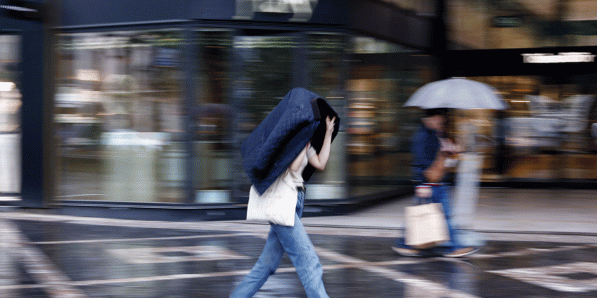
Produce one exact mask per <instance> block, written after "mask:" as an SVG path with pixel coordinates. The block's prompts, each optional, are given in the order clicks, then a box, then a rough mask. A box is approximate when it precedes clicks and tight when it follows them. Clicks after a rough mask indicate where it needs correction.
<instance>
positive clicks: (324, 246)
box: [0, 210, 597, 298]
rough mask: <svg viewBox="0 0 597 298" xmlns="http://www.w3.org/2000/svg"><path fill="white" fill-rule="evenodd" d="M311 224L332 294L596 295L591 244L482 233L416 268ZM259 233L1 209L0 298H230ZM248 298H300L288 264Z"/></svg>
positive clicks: (365, 238) (365, 234)
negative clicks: (469, 249)
mask: <svg viewBox="0 0 597 298" xmlns="http://www.w3.org/2000/svg"><path fill="white" fill-rule="evenodd" d="M309 220H311V219H310V218H307V219H305V222H307V224H306V225H307V231H308V233H309V234H310V237H311V240H312V241H313V244H314V245H315V246H316V248H317V253H318V255H319V256H320V259H321V263H322V265H323V268H324V283H325V285H326V289H327V291H328V294H329V295H330V297H471V298H473V297H533V298H536V297H597V235H592V234H586V233H584V234H571V233H566V234H557V233H556V234H549V233H537V232H521V231H519V232H513V231H508V232H496V231H493V232H483V231H481V232H480V234H481V236H482V237H483V239H484V243H485V246H484V247H483V249H482V250H481V251H480V252H479V253H477V254H475V255H472V256H470V257H467V258H462V259H447V258H442V257H436V258H425V259H420V258H402V257H399V256H397V255H396V254H395V253H394V252H393V251H392V250H391V248H390V247H391V244H392V243H393V241H394V240H395V237H398V236H400V235H401V233H402V230H401V229H400V228H383V227H350V226H340V225H336V226H334V225H331V224H330V225H327V226H324V225H321V224H309V223H308V222H309ZM315 220H317V219H312V221H315ZM319 220H321V219H319ZM267 230H268V226H267V225H263V224H254V223H248V222H244V221H230V222H150V221H129V220H110V219H98V218H81V217H72V216H59V215H51V214H30V213H26V212H21V211H18V210H17V211H14V212H0V231H1V234H0V235H1V242H0V243H1V248H2V251H1V254H0V258H1V264H0V265H1V266H0V267H1V268H2V269H1V274H0V275H1V277H2V278H0V280H1V282H0V297H139V298H141V297H143V298H146V297H227V296H228V294H229V293H230V291H231V289H232V288H233V287H234V286H235V284H237V283H238V282H239V281H240V279H241V278H242V277H243V276H244V275H245V274H246V273H247V272H248V270H250V268H251V267H252V265H253V264H254V263H255V261H256V259H257V257H258V256H259V254H260V253H261V249H262V247H263V244H264V242H265V239H264V237H266V235H267ZM255 297H305V293H304V290H303V288H302V286H301V284H300V281H299V280H298V278H297V275H296V272H295V271H294V268H293V267H292V264H291V263H290V261H289V259H288V258H287V257H285V258H284V260H283V261H282V264H281V266H280V269H279V270H278V271H277V272H276V274H274V275H273V276H271V277H270V279H269V280H268V281H267V282H266V284H265V285H264V287H263V288H262V290H261V291H260V292H259V293H258V294H257V295H256V296H255Z"/></svg>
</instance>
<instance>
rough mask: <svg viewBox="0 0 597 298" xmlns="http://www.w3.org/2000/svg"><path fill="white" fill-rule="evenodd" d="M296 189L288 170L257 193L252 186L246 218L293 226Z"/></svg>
mask: <svg viewBox="0 0 597 298" xmlns="http://www.w3.org/2000/svg"><path fill="white" fill-rule="evenodd" d="M297 196H298V191H297V189H296V185H295V184H294V182H293V181H292V178H291V177H290V175H289V174H288V171H286V172H284V173H283V174H282V175H280V177H278V179H276V181H274V183H273V184H272V185H271V186H270V187H269V188H268V189H267V190H266V191H265V192H264V193H263V194H262V195H259V193H258V192H257V190H255V187H254V186H251V191H250V192H249V205H248V206H247V220H252V221H260V222H269V223H273V224H277V225H283V226H289V227H293V226H294V215H295V213H296V201H297Z"/></svg>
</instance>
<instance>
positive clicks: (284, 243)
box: [230, 191, 328, 298]
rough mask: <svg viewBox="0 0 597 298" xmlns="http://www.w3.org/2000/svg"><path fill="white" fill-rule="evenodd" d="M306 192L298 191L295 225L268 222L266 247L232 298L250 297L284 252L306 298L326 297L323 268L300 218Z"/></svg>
mask: <svg viewBox="0 0 597 298" xmlns="http://www.w3.org/2000/svg"><path fill="white" fill-rule="evenodd" d="M304 199H305V193H304V192H303V191H299V193H298V200H297V203H296V215H295V218H294V227H287V226H281V225H275V224H271V228H270V231H269V234H268V236H267V240H266V241H265V247H264V248H263V252H262V253H261V256H260V257H259V259H258V260H257V263H255V265H254V266H253V269H251V271H250V272H249V274H247V275H246V276H245V277H244V278H243V280H242V281H241V282H240V284H239V285H238V286H237V287H236V288H235V289H234V291H233V292H232V294H230V297H231V298H245V297H253V295H255V293H257V291H259V289H260V288H261V286H262V285H263V284H264V283H265V281H266V280H267V278H268V277H269V276H270V275H272V274H274V273H275V272H276V269H277V268H278V266H279V265H280V261H281V260H282V256H283V255H284V252H286V253H288V256H289V257H290V260H291V261H292V264H293V265H294V267H295V268H296V272H297V274H298V276H299V279H300V280H301V282H302V283H303V287H304V288H305V292H306V293H307V297H310V298H312V297H328V295H327V293H326V292H325V287H324V285H323V279H322V276H323V269H322V267H321V263H320V262H319V257H317V254H316V253H315V248H314V247H313V244H312V243H311V240H310V239H309V236H308V235H307V232H306V231H305V227H304V226H303V224H302V223H301V221H300V217H301V216H302V214H303V201H304Z"/></svg>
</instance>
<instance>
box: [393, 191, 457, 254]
mask: <svg viewBox="0 0 597 298" xmlns="http://www.w3.org/2000/svg"><path fill="white" fill-rule="evenodd" d="M431 189H432V194H431V198H430V199H429V200H430V201H431V202H432V203H440V204H442V207H443V209H444V213H445V214H446V223H447V226H448V233H449V234H450V241H448V242H446V243H444V244H442V245H440V246H436V247H433V248H431V249H429V250H427V251H426V253H428V254H430V255H433V254H437V253H439V254H442V253H448V252H451V251H454V250H456V249H459V248H462V245H460V244H459V243H458V241H457V238H456V237H457V235H456V229H455V228H454V223H453V221H452V207H451V204H450V188H449V186H447V185H440V186H432V187H431ZM415 200H416V201H418V200H419V199H418V198H415ZM395 246H398V247H404V248H412V247H410V246H408V245H406V244H405V243H404V238H399V239H398V240H397V241H396V244H395Z"/></svg>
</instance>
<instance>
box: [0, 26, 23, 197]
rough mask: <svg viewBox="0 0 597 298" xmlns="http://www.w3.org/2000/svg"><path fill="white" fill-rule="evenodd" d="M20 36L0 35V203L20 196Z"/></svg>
mask: <svg viewBox="0 0 597 298" xmlns="http://www.w3.org/2000/svg"><path fill="white" fill-rule="evenodd" d="M20 53H21V36H20V35H16V34H0V201H14V200H19V199H20V197H19V196H20V193H21V121H20V118H21V112H20V111H21V104H22V102H21V92H20V88H19V85H20V82H19V77H20V70H19V63H20V61H21V57H20Z"/></svg>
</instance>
